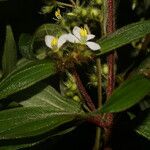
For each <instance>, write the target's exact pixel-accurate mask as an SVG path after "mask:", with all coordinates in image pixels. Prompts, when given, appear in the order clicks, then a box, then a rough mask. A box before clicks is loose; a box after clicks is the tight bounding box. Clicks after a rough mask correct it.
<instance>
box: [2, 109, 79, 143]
mask: <svg viewBox="0 0 150 150" xmlns="http://www.w3.org/2000/svg"><path fill="white" fill-rule="evenodd" d="M78 115H79V113H77V112H76V110H72V112H69V111H68V112H67V111H59V109H52V108H51V107H26V108H23V107H20V108H15V109H10V110H4V111H1V112H0V124H1V125H0V140H6V139H7V140H8V139H19V138H26V137H28V138H29V137H33V136H36V135H40V134H44V133H45V132H49V131H51V130H53V129H55V128H56V127H59V126H60V125H62V124H64V123H67V122H70V121H72V120H73V119H75V118H76V117H77V116H78Z"/></svg>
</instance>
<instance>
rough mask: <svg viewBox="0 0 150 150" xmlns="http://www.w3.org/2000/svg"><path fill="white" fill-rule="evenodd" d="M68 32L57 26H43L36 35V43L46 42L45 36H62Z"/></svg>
mask: <svg viewBox="0 0 150 150" xmlns="http://www.w3.org/2000/svg"><path fill="white" fill-rule="evenodd" d="M65 32H66V31H65V30H64V29H63V28H62V27H61V26H60V25H56V24H43V25H42V26H40V27H39V28H38V29H37V31H36V32H35V34H34V41H36V40H37V41H44V39H45V35H53V36H60V35H61V34H63V33H65Z"/></svg>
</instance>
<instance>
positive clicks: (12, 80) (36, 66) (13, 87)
mask: <svg viewBox="0 0 150 150" xmlns="http://www.w3.org/2000/svg"><path fill="white" fill-rule="evenodd" d="M54 73H56V66H55V64H54V63H53V62H51V61H49V60H44V61H33V62H32V61H31V62H29V63H27V64H26V65H23V66H22V67H18V68H17V69H16V70H14V71H13V72H12V73H10V74H9V75H8V76H7V77H6V78H4V79H3V80H2V81H1V82H0V99H2V98H5V97H7V96H8V95H11V94H13V93H16V92H18V91H21V90H23V89H25V88H27V87H30V86H31V85H33V84H35V83H36V82H38V81H40V80H42V79H45V78H47V77H48V76H50V75H52V74H54Z"/></svg>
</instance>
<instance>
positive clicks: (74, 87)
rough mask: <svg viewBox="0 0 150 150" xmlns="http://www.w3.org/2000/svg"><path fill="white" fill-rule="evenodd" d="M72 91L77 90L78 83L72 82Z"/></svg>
mask: <svg viewBox="0 0 150 150" xmlns="http://www.w3.org/2000/svg"><path fill="white" fill-rule="evenodd" d="M70 90H71V91H75V90H77V85H76V84H75V83H74V84H72V86H71V88H70Z"/></svg>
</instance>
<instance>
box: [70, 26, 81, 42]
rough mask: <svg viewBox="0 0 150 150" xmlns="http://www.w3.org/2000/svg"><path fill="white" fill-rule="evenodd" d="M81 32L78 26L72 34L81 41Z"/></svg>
mask: <svg viewBox="0 0 150 150" xmlns="http://www.w3.org/2000/svg"><path fill="white" fill-rule="evenodd" d="M80 30H81V28H79V27H78V26H75V27H74V28H73V31H72V33H73V34H74V35H75V36H76V37H77V38H78V39H79V40H80V39H81V35H80Z"/></svg>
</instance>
